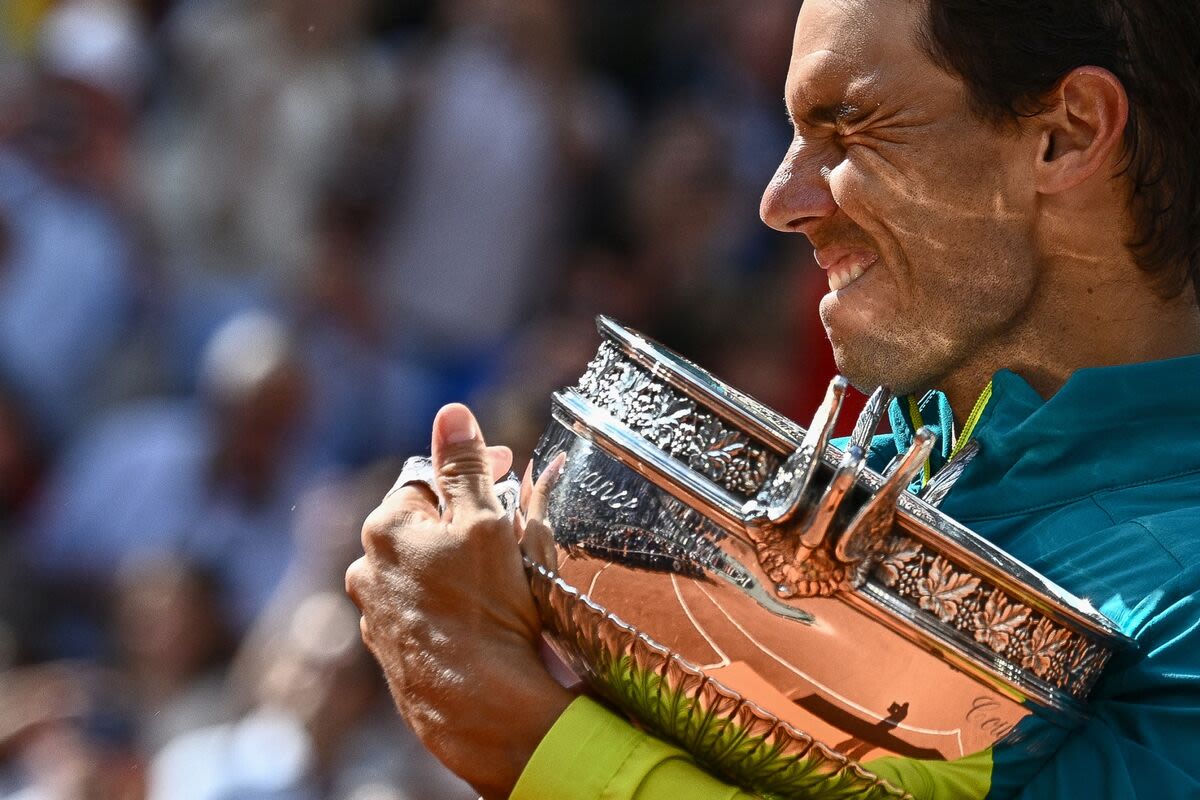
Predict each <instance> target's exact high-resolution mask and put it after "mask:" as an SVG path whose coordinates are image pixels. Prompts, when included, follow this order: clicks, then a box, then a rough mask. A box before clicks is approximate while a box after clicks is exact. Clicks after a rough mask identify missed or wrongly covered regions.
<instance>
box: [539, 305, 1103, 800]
mask: <svg viewBox="0 0 1200 800" xmlns="http://www.w3.org/2000/svg"><path fill="white" fill-rule="evenodd" d="M600 327H601V333H602V334H603V337H604V343H603V344H602V346H601V348H600V350H599V353H598V355H597V357H596V358H595V359H594V360H593V361H592V363H591V364H590V365H589V367H588V369H587V371H586V373H585V374H584V376H583V378H582V379H581V380H580V382H579V384H578V385H577V386H576V387H575V388H573V389H570V390H565V391H563V392H560V393H558V394H556V395H555V398H554V402H553V411H554V421H553V422H552V423H551V425H550V427H549V428H548V429H547V432H546V434H545V436H544V437H543V439H542V442H541V444H540V445H539V448H538V452H537V454H536V459H535V460H536V463H535V469H538V470H540V469H541V468H542V467H543V466H544V465H545V464H547V463H549V461H550V460H551V459H553V458H554V457H556V456H557V455H559V454H566V465H565V466H564V468H563V472H562V474H561V476H560V478H559V480H558V482H557V483H556V485H555V487H554V489H553V491H552V493H551V497H550V503H549V508H548V517H547V520H546V523H547V524H548V525H549V529H550V531H551V532H552V535H553V538H554V546H553V548H552V550H553V555H552V557H548V558H544V559H541V560H540V561H539V562H538V563H532V562H531V564H530V573H531V580H532V582H533V586H534V589H535V597H536V598H537V601H538V606H539V609H540V611H541V613H542V616H543V619H544V622H545V625H546V631H547V635H548V637H549V639H550V640H551V642H552V643H553V644H554V645H555V647H556V648H557V649H558V650H559V651H560V652H561V654H562V655H563V657H564V658H565V659H566V660H567V661H568V663H570V664H571V665H572V666H573V668H574V669H575V670H576V671H577V672H578V673H579V674H580V675H581V676H582V677H583V678H584V679H585V680H586V681H587V682H588V683H589V684H590V685H591V686H592V688H593V689H594V690H595V691H597V692H599V693H600V694H602V695H604V696H605V697H607V698H608V699H610V700H611V701H612V702H614V703H616V704H617V705H618V706H620V707H621V708H623V709H624V710H625V711H626V712H627V713H629V714H630V715H632V716H634V717H636V718H637V719H639V720H640V721H641V723H642V724H644V725H646V726H648V727H649V728H651V729H652V730H654V731H655V732H657V733H658V734H659V735H661V736H664V737H666V738H668V739H670V740H672V741H675V742H677V743H679V744H680V745H682V746H684V747H685V748H687V749H688V750H689V751H690V752H692V753H693V754H694V755H695V756H696V757H697V758H699V759H700V760H702V761H703V762H704V763H706V764H707V765H708V766H710V767H711V768H712V769H714V770H716V771H717V772H719V773H721V774H723V775H725V776H726V777H728V778H730V779H731V780H734V781H736V782H739V783H741V784H742V785H744V786H747V787H749V788H751V789H753V790H755V791H760V792H764V793H772V794H775V795H779V796H784V797H788V796H803V795H805V794H811V793H820V792H829V791H835V792H839V793H840V794H839V795H838V796H845V795H855V794H860V795H861V796H868V797H894V796H901V795H902V794H903V793H902V792H899V791H897V790H895V789H894V788H893V787H889V786H887V785H886V784H885V783H884V782H882V781H880V780H878V779H877V778H875V777H874V776H872V775H871V774H870V773H869V772H867V771H865V770H863V769H862V768H861V767H859V766H858V765H857V764H856V763H855V761H857V760H866V759H870V758H874V757H877V756H881V755H889V754H891V755H910V756H911V755H912V754H917V753H919V754H921V757H926V758H945V759H952V758H959V757H962V756H965V755H970V754H972V753H977V752H980V751H982V750H984V749H986V748H988V747H990V746H991V745H993V744H994V743H995V742H996V741H997V740H999V739H1000V738H1004V737H1008V740H1009V741H1010V742H1013V743H1014V745H1015V746H1026V747H1029V748H1037V747H1049V746H1053V745H1054V744H1055V743H1056V741H1058V740H1059V739H1061V738H1062V737H1065V736H1066V735H1067V733H1068V732H1069V731H1070V730H1071V729H1072V727H1073V726H1074V725H1075V724H1077V723H1078V722H1079V720H1081V719H1082V718H1084V715H1085V713H1086V710H1085V706H1084V701H1085V700H1086V698H1087V695H1088V693H1089V692H1090V690H1091V688H1092V686H1093V685H1094V684H1095V682H1096V680H1097V678H1098V676H1099V674H1100V671H1101V670H1102V669H1103V667H1104V665H1105V664H1106V663H1107V661H1108V659H1109V657H1110V655H1111V654H1112V652H1113V651H1114V649H1115V648H1118V647H1121V646H1124V645H1125V643H1126V642H1125V640H1124V638H1123V637H1122V636H1120V634H1119V633H1118V632H1117V631H1116V629H1115V628H1114V627H1113V626H1112V625H1111V623H1109V622H1108V621H1107V620H1106V619H1104V618H1103V617H1102V616H1100V615H1099V614H1098V613H1096V612H1095V611H1094V610H1092V609H1091V608H1090V606H1087V605H1086V604H1085V603H1083V602H1082V601H1079V600H1078V599H1076V598H1073V597H1071V596H1070V595H1068V594H1067V593H1065V592H1063V591H1062V590H1061V589H1058V588H1057V587H1055V586H1053V584H1051V583H1049V582H1048V581H1046V580H1045V579H1044V578H1042V577H1040V576H1038V575H1036V574H1035V573H1033V572H1032V571H1031V570H1029V569H1028V568H1027V567H1025V566H1023V565H1021V564H1020V563H1019V562H1016V561H1014V560H1013V559H1011V558H1010V557H1009V556H1007V555H1005V554H1004V553H1003V552H1001V551H999V550H997V549H996V548H995V547H994V546H992V545H990V544H989V543H987V542H985V541H984V540H982V539H980V538H979V537H977V536H975V535H974V534H972V533H971V532H970V531H968V530H966V529H965V528H963V527H962V526H961V525H959V524H957V523H955V522H954V521H953V520H951V519H950V518H948V517H946V516H945V515H943V514H941V513H940V512H938V511H936V510H935V509H934V508H932V507H931V506H930V505H929V504H927V503H925V502H923V501H922V500H920V499H918V498H917V497H915V496H913V495H912V494H910V493H908V492H907V491H905V490H906V487H907V486H908V485H909V484H910V483H911V481H912V479H913V478H914V477H915V475H916V474H917V472H918V471H919V470H920V469H921V466H922V464H924V463H925V461H926V459H927V458H928V457H929V453H930V451H931V449H932V447H933V446H934V436H933V434H932V433H931V432H930V431H929V430H927V429H922V430H921V431H919V432H918V434H917V436H916V438H915V440H914V443H913V445H912V447H911V449H910V450H909V451H908V452H907V453H905V454H903V456H902V457H900V458H899V459H897V460H896V462H895V463H894V464H893V467H892V469H891V470H890V472H889V474H888V476H887V477H886V478H884V477H883V476H881V475H879V474H877V473H874V472H872V471H871V470H869V469H867V468H866V466H865V464H866V454H867V449H868V446H869V444H870V439H871V437H872V435H873V434H874V433H875V429H876V428H877V427H878V424H879V421H880V419H881V418H882V416H883V414H884V413H885V412H886V408H887V403H888V397H887V394H886V393H885V392H883V391H882V390H881V391H879V392H877V393H876V394H875V395H874V396H873V397H872V399H871V401H870V402H869V403H868V406H867V410H866V411H865V412H864V413H863V415H862V416H861V417H860V418H859V420H858V424H857V425H856V427H855V433H854V435H853V436H852V437H851V441H850V443H849V444H848V445H847V448H846V451H845V452H844V453H843V452H841V451H839V450H837V449H835V448H833V447H831V446H829V444H828V441H829V435H830V431H831V430H832V429H833V426H834V424H835V422H836V420H837V415H838V412H839V411H840V408H841V405H842V399H843V397H844V395H845V392H846V391H847V386H846V383H845V382H844V381H842V380H840V379H839V380H837V381H834V383H833V384H831V386H830V389H829V392H828V393H827V395H826V397H825V401H824V402H823V403H822V405H821V408H820V409H819V410H818V413H817V415H816V417H815V419H814V421H813V424H812V425H811V426H810V428H809V429H808V430H805V429H803V428H801V427H800V426H798V425H796V424H795V423H792V422H790V421H788V420H786V419H784V418H782V417H780V416H779V415H778V414H776V413H775V412H773V411H771V410H769V409H767V408H765V407H763V406H762V405H761V404H758V403H757V402H755V401H754V400H753V399H751V398H748V397H746V396H745V395H742V394H740V393H738V392H737V391H736V390H734V389H732V388H730V387H728V386H726V385H725V384H722V383H721V382H720V381H718V380H716V379H715V378H713V377H712V376H711V375H709V374H708V373H706V372H704V371H703V370H701V369H699V368H698V367H696V366H695V365H693V364H691V363H690V362H688V361H686V360H685V359H682V358H681V357H679V356H678V355H676V354H674V353H671V352H670V351H668V350H665V349H664V348H661V347H660V346H658V345H656V344H655V343H653V342H650V341H649V340H646V339H644V338H642V337H640V336H638V335H637V334H635V333H633V332H631V331H628V330H627V329H624V328H622V327H620V326H619V325H617V324H616V323H613V322H611V321H609V320H604V319H602V320H601V323H600ZM967 455H968V451H964V452H963V453H961V454H960V455H959V456H958V457H957V458H956V459H955V461H954V462H952V465H953V464H956V463H957V462H958V461H959V460H960V459H963V457H964V456H967ZM966 460H967V461H969V456H968V458H967V459H966ZM961 468H962V467H961V466H959V467H957V469H959V470H961ZM960 474H961V473H960ZM939 477H940V475H939ZM944 485H945V484H939V486H944ZM938 491H940V492H941V495H940V496H941V497H944V491H945V489H941V488H939V490H938ZM937 499H940V498H937ZM573 587H586V588H587V592H588V594H587V596H583V595H581V594H580V593H579V592H578V591H577V590H576V589H575V588H573ZM699 664H704V665H708V666H706V667H704V668H703V669H701V668H700V667H698V666H696V665H699ZM789 698H794V700H793V699H789ZM1030 715H1037V716H1038V717H1040V718H1041V719H1043V720H1044V721H1046V722H1047V723H1049V724H1048V725H1046V726H1042V727H1043V729H1044V730H1046V731H1047V734H1046V736H1048V737H1050V739H1051V740H1052V741H1046V740H1042V739H1039V740H1037V741H1034V740H1028V741H1025V742H1023V743H1022V744H1017V743H1016V742H1015V741H1014V739H1013V737H1014V736H1015V733H1013V732H1014V730H1015V729H1016V726H1017V725H1018V723H1019V722H1021V720H1023V719H1025V718H1027V717H1028V716H1030ZM821 741H825V742H832V743H836V744H837V745H838V749H840V750H843V751H845V752H841V753H839V752H838V750H837V749H833V748H830V747H826V746H825V745H822V744H820V742H821Z"/></svg>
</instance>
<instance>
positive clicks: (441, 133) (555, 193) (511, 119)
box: [380, 0, 617, 392]
mask: <svg viewBox="0 0 1200 800" xmlns="http://www.w3.org/2000/svg"><path fill="white" fill-rule="evenodd" d="M441 10H442V14H443V16H444V19H445V20H446V24H447V26H448V29H449V30H448V33H447V34H446V35H445V37H444V38H443V39H442V40H441V41H440V42H439V43H438V45H437V47H436V49H435V50H434V52H433V54H432V55H431V57H430V58H429V63H428V68H427V74H426V75H425V77H424V80H423V84H422V92H421V95H420V100H419V102H418V105H417V106H416V108H417V109H418V112H417V115H416V118H415V124H414V126H415V130H414V131H413V133H412V144H411V148H410V150H409V152H408V155H407V158H406V160H405V163H406V164H407V165H408V169H407V171H406V172H405V174H404V179H403V182H402V185H401V187H400V192H399V202H398V204H397V206H396V208H395V209H394V211H393V214H394V217H393V221H392V223H391V224H390V225H389V228H390V234H389V236H388V237H387V240H386V250H385V254H384V259H383V262H384V263H383V264H382V275H381V283H380V290H381V291H382V292H383V293H384V297H385V298H386V302H387V306H386V308H387V315H386V316H387V319H388V320H389V321H390V323H391V325H392V330H393V331H394V334H395V335H396V337H397V346H405V347H407V348H408V349H407V350H406V351H405V352H410V353H412V354H414V355H415V356H417V357H419V358H422V359H425V360H427V361H431V362H432V363H435V364H438V365H439V367H440V368H442V369H443V370H445V371H446V372H448V373H451V374H453V375H454V376H455V377H456V378H457V380H458V384H459V385H458V389H459V391H460V392H462V391H465V390H468V389H469V388H470V387H471V386H472V385H474V383H475V382H477V381H478V380H479V379H480V378H481V377H482V376H483V375H484V373H485V372H486V363H487V361H488V359H490V358H493V357H494V356H495V355H496V352H497V346H498V345H499V344H500V343H502V342H503V341H504V339H505V338H506V336H507V335H508V334H509V333H510V332H511V331H512V330H513V328H514V327H515V326H516V325H517V324H518V322H519V320H520V319H521V315H523V314H525V313H527V311H528V310H529V309H530V308H532V307H534V305H535V302H536V301H538V300H543V299H544V294H543V292H542V288H543V286H544V279H545V278H546V276H547V275H549V274H550V269H551V267H552V265H553V264H554V263H555V258H556V256H557V255H559V254H560V253H561V247H560V243H561V239H560V237H561V236H562V235H563V233H564V226H565V224H566V222H567V219H568V218H567V215H566V213H565V212H566V207H565V206H564V200H565V199H566V198H567V197H568V195H567V194H566V191H567V189H568V185H567V183H566V181H567V179H568V177H569V169H570V167H571V166H572V162H571V159H572V158H582V159H584V160H586V158H587V156H586V155H585V154H586V153H587V151H588V146H589V145H588V142H587V141H586V137H584V136H582V135H577V134H579V133H580V132H581V131H591V132H592V133H593V134H594V133H595V132H597V131H603V130H606V129H612V128H614V127H615V126H616V123H615V122H614V121H613V119H612V118H611V116H609V117H607V118H606V116H605V115H606V113H608V112H610V111H611V112H612V113H617V110H614V109H612V107H611V104H610V103H607V102H605V100H604V98H605V94H604V92H603V90H602V89H600V88H599V87H597V86H596V85H595V82H594V79H593V78H591V77H590V76H588V75H586V74H583V73H581V72H580V65H579V64H578V62H577V60H576V53H575V52H574V50H573V47H572V45H573V41H574V38H573V36H572V33H571V27H570V23H571V18H570V14H569V8H568V6H567V4H566V3H565V2H562V0H518V1H517V2H513V1H512V0H447V2H444V3H443V4H442V7H441ZM583 115H587V116H586V119H585V118H584V117H583Z"/></svg>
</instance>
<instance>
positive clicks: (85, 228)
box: [0, 0, 144, 437]
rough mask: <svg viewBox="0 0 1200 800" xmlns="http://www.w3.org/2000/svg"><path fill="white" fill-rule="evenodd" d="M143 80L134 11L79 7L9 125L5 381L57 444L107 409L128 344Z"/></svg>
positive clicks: (59, 16) (50, 18)
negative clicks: (127, 216)
mask: <svg viewBox="0 0 1200 800" xmlns="http://www.w3.org/2000/svg"><path fill="white" fill-rule="evenodd" d="M143 68H144V41H143V33H142V30H141V28H140V26H139V25H138V21H137V19H136V17H134V16H133V14H132V12H130V11H128V10H127V9H125V8H124V7H123V6H121V5H119V4H116V3H111V2H101V0H91V1H88V0H78V1H77V2H65V3H63V4H61V5H59V6H57V7H55V8H54V9H53V10H52V11H50V13H49V14H48V15H47V16H46V18H45V20H44V22H43V25H42V28H41V29H40V35H39V37H38V38H37V47H36V50H35V58H34V60H33V62H32V69H31V71H30V73H29V76H30V77H29V79H28V81H27V82H26V83H25V84H24V86H23V87H22V88H21V90H20V91H18V92H16V94H17V99H16V100H15V102H13V103H10V104H8V105H7V107H6V109H5V111H4V114H5V116H6V117H7V120H6V123H5V124H4V125H2V126H0V129H3V130H6V131H7V133H8V141H7V142H4V143H0V372H3V373H5V374H6V375H7V376H8V379H9V380H10V381H11V383H12V385H13V386H14V388H16V389H17V390H18V391H20V392H21V393H22V394H23V395H24V397H25V399H26V400H27V401H28V403H29V407H30V408H31V409H35V410H36V412H37V418H36V419H35V420H34V422H35V423H36V424H38V425H40V426H42V428H43V429H44V431H45V432H48V433H50V434H53V435H54V436H56V437H61V436H65V435H66V434H68V433H69V432H70V431H71V430H72V429H73V428H74V427H75V426H76V425H77V424H79V423H80V422H81V420H82V419H83V418H84V416H85V415H86V414H87V413H88V412H89V410H90V408H91V406H92V405H94V404H95V402H96V401H97V399H98V398H99V397H100V395H101V391H100V388H99V387H100V385H101V384H102V383H103V381H104V371H103V369H104V367H105V365H106V363H107V360H108V359H110V358H111V357H112V355H113V353H114V351H115V349H116V347H117V345H118V344H119V342H120V341H121V340H122V338H123V336H124V335H125V334H126V332H127V329H126V326H127V324H128V322H129V313H130V311H131V309H132V305H133V302H134V295H135V283H134V281H135V275H134V252H135V247H134V241H133V237H132V236H131V234H130V232H129V230H128V228H127V224H126V221H125V220H124V219H123V218H122V216H121V213H122V209H123V208H124V206H125V199H126V198H125V196H124V193H125V189H126V183H125V179H126V157H127V154H128V144H129V138H130V131H131V127H132V124H133V114H134V112H135V110H136V101H137V97H138V94H139V92H140V88H141V81H142V78H143Z"/></svg>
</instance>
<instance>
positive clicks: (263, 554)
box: [29, 313, 317, 652]
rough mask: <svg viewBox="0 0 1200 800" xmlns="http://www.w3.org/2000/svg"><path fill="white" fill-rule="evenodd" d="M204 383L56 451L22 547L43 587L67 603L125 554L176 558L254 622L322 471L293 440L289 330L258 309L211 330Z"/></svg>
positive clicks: (296, 411)
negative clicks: (306, 490)
mask: <svg viewBox="0 0 1200 800" xmlns="http://www.w3.org/2000/svg"><path fill="white" fill-rule="evenodd" d="M201 385H202V387H203V390H202V400H203V402H202V403H199V404H197V403H192V402H189V401H187V400H157V401H146V402H143V403H141V404H139V405H137V406H131V407H129V408H124V409H122V410H120V411H118V412H115V413H114V414H112V415H111V416H109V417H107V418H105V419H103V420H101V421H100V422H99V423H98V424H97V425H96V426H95V427H94V428H93V429H92V430H90V431H89V432H88V434H87V435H86V436H85V437H82V438H81V439H80V440H79V441H78V442H77V443H75V444H74V445H73V446H72V448H71V449H70V451H69V452H67V453H66V454H65V455H64V458H63V460H62V463H61V465H60V466H59V467H58V469H57V470H56V472H55V475H53V476H52V477H51V479H50V482H49V483H48V485H47V490H46V494H45V497H44V499H43V502H42V503H41V504H40V506H39V511H38V514H37V516H36V518H35V519H34V520H33V526H32V533H31V536H30V541H29V545H30V548H31V551H32V554H33V558H34V563H35V565H36V566H37V567H38V569H39V572H40V574H41V575H42V576H44V578H45V579H46V580H48V581H49V582H50V583H52V584H53V585H54V586H56V587H58V588H59V589H60V590H62V591H70V592H71V593H72V595H74V593H78V592H81V591H85V590H87V589H92V590H103V589H104V588H106V587H107V585H108V583H109V580H110V578H109V577H108V576H111V575H112V574H113V573H114V570H115V569H116V567H117V566H118V565H119V564H121V563H122V562H123V561H124V560H125V559H126V558H127V557H129V556H132V555H134V554H141V553H167V554H181V555H184V556H186V557H187V558H189V559H190V560H192V561H194V562H196V563H198V564H201V565H204V566H206V567H208V568H210V569H212V570H213V571H214V572H215V573H216V575H217V576H218V578H219V580H220V582H221V587H222V598H223V600H224V601H225V605H226V609H225V610H226V613H227V614H228V615H229V619H230V621H231V623H232V624H233V625H234V627H235V628H237V629H243V630H244V629H245V628H246V627H247V626H248V625H249V623H250V621H251V620H253V618H254V616H255V614H256V613H257V612H258V611H259V610H260V609H261V608H262V607H263V605H264V604H265V602H266V600H267V598H268V597H269V596H270V594H271V592H272V590H273V589H274V587H275V586H276V584H277V583H278V581H279V579H280V577H281V576H282V575H283V573H284V571H285V569H286V566H287V563H288V560H289V557H290V554H291V537H290V530H289V529H290V523H291V511H292V508H293V506H294V505H295V503H296V500H297V498H298V497H299V495H300V492H301V490H302V488H303V487H304V486H305V485H306V484H307V483H308V482H310V481H311V480H313V479H314V477H315V475H316V470H317V463H316V459H317V456H315V455H313V454H311V453H309V452H306V450H305V448H304V441H303V438H302V436H301V434H302V432H303V428H302V425H303V423H304V419H305V410H304V409H305V402H306V392H307V387H306V385H305V380H304V375H303V373H302V371H301V367H300V364H299V363H298V361H297V356H296V353H295V351H294V348H293V343H292V341H291V340H290V338H289V334H288V332H287V330H286V329H285V328H284V327H283V326H282V324H281V323H279V322H278V321H277V320H275V319H274V318H272V317H269V316H267V315H264V314H261V313H259V314H250V315H246V316H242V317H238V318H235V319H234V320H232V321H230V322H229V323H227V324H226V326H225V327H223V328H222V329H221V330H220V331H218V333H217V335H216V336H215V337H214V338H213V341H212V342H211V343H210V345H209V347H208V350H207V352H206V357H205V360H204V364H203V371H202V377H201ZM72 595H68V598H69V597H71V596H72ZM72 616H74V615H72ZM63 633H65V634H66V635H67V636H68V637H73V636H78V635H80V633H81V632H76V631H69V630H68V631H65V632H63ZM49 646H50V647H51V648H60V647H68V648H75V647H80V646H82V647H83V648H84V652H87V651H88V650H89V649H92V648H94V646H95V643H94V642H88V641H86V640H84V641H65V642H52V643H50V645H49ZM67 652H70V650H68V651H67Z"/></svg>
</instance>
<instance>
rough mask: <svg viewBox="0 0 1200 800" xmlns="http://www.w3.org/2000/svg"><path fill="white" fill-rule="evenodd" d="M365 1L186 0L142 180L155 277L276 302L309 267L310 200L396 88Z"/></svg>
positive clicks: (178, 13) (385, 112)
mask: <svg viewBox="0 0 1200 800" xmlns="http://www.w3.org/2000/svg"><path fill="white" fill-rule="evenodd" d="M365 9H366V4H365V2H364V1H363V0H342V2H337V3H328V2H322V0H268V1H267V2H258V3H244V2H238V1H237V0H196V1H195V2H186V3H178V4H176V6H175V9H174V11H173V13H172V14H171V16H170V17H169V18H168V20H167V22H166V26H165V31H166V37H167V39H166V44H167V48H166V52H167V56H168V59H169V62H168V63H170V64H171V65H172V66H173V69H172V71H171V72H170V73H169V74H168V75H167V76H166V81H165V84H166V85H165V88H166V90H167V91H166V93H165V94H164V95H163V96H162V98H161V100H160V102H159V104H157V105H156V107H155V109H154V112H153V114H152V115H151V116H149V117H148V119H147V120H146V126H145V130H144V131H143V136H142V142H143V160H142V164H141V180H142V183H143V189H144V191H145V193H146V198H147V202H146V206H145V208H146V211H147V213H148V215H149V219H150V220H151V222H152V223H153V230H154V233H155V234H156V237H155V238H156V240H157V243H158V245H159V246H160V247H161V249H162V251H163V256H164V266H165V267H166V268H167V269H169V270H172V271H174V272H176V273H179V272H185V271H190V270H196V269H200V270H203V271H205V272H209V273H213V274H215V275H217V276H219V277H225V278H228V279H230V280H233V281H235V282H237V281H239V280H242V279H245V278H247V277H250V278H254V277H256V276H257V277H259V278H262V279H263V280H265V281H266V282H267V283H268V285H269V290H270V291H273V292H275V293H278V294H280V295H283V296H286V295H287V294H288V293H289V292H290V291H291V290H292V289H293V288H294V286H295V281H296V279H297V278H298V277H299V276H300V274H301V273H302V271H303V270H304V269H305V268H306V267H307V266H308V265H309V264H310V262H311V249H312V245H313V236H312V233H313V229H312V223H313V221H314V219H315V214H316V210H317V203H318V200H319V196H320V191H321V188H322V186H323V185H324V183H325V181H327V180H328V179H329V178H330V177H331V175H332V174H333V172H334V171H335V170H336V169H337V168H338V167H339V166H340V163H341V160H342V158H343V157H344V156H345V154H346V152H347V150H348V149H350V148H352V147H353V144H352V142H353V141H354V140H355V138H356V137H363V136H366V135H367V134H368V133H369V132H372V131H373V128H375V127H376V126H379V125H383V124H385V123H386V122H387V119H388V118H389V117H390V116H391V115H392V114H394V113H395V109H396V104H397V92H398V89H399V86H400V83H399V81H398V80H397V77H398V76H397V74H396V72H395V70H394V69H393V68H392V65H391V63H390V61H389V59H388V58H386V57H385V56H383V55H382V54H381V53H380V52H379V51H378V50H377V49H376V48H374V47H372V46H371V44H370V42H369V40H367V39H366V38H364V37H363V35H362V26H363V24H364V18H365Z"/></svg>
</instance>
